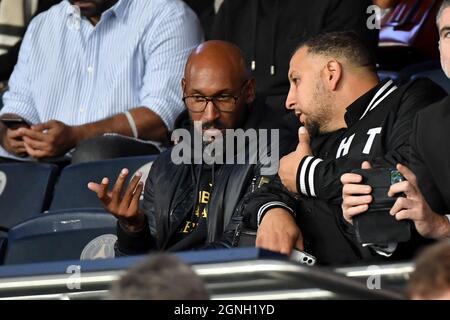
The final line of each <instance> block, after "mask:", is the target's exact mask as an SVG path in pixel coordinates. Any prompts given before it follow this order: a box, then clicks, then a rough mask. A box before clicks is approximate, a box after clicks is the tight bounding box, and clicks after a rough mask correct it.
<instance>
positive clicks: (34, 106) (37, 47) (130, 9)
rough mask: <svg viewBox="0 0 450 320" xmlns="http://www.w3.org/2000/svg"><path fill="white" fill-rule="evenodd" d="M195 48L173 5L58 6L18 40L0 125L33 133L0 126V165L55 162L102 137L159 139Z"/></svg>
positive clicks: (139, 1)
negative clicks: (17, 123)
mask: <svg viewBox="0 0 450 320" xmlns="http://www.w3.org/2000/svg"><path fill="white" fill-rule="evenodd" d="M130 35H133V36H130ZM201 40H202V32H201V28H200V26H199V23H198V20H197V18H196V17H195V15H194V13H193V12H192V11H191V10H190V9H189V8H188V7H187V6H186V5H185V4H184V3H182V2H181V1H179V0H155V1H146V0H134V1H126V0H91V1H87V0H79V1H78V0H70V1H62V2H61V3H60V4H58V5H56V6H54V7H53V8H52V9H51V10H48V11H47V12H45V13H43V14H41V15H39V16H38V17H36V18H35V19H33V21H32V22H31V24H30V26H29V28H28V30H27V32H26V34H25V37H24V40H23V44H22V47H21V50H20V54H19V61H18V63H17V65H16V67H15V70H14V73H13V74H12V76H11V78H10V81H9V90H8V91H7V92H6V93H5V95H4V97H3V102H4V107H3V109H2V110H1V117H0V118H5V117H8V118H12V117H15V118H22V119H24V120H26V121H28V122H29V123H31V127H27V126H26V125H23V126H21V127H20V128H17V127H15V128H7V127H6V126H5V125H2V124H0V138H1V139H0V143H1V144H2V146H3V148H2V149H0V157H3V161H11V159H14V160H21V159H26V160H31V159H32V158H34V159H48V158H53V157H58V156H62V155H64V154H66V153H67V152H68V151H70V150H72V149H73V148H75V147H76V146H77V145H78V144H79V143H80V142H82V141H84V140H86V139H89V138H92V137H98V136H102V135H103V134H105V133H116V134H120V135H124V136H131V137H134V138H139V139H143V140H154V141H164V140H166V139H167V132H168V130H171V129H173V125H174V122H175V119H176V117H177V116H178V115H179V114H180V113H181V111H182V110H183V104H182V102H180V99H179V97H180V95H181V90H180V88H179V79H180V78H181V77H182V73H183V67H184V64H185V62H186V59H187V57H188V55H189V53H190V52H191V51H192V49H193V48H194V47H195V46H196V45H197V44H198V43H200V42H201Z"/></svg>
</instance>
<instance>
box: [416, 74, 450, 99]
mask: <svg viewBox="0 0 450 320" xmlns="http://www.w3.org/2000/svg"><path fill="white" fill-rule="evenodd" d="M418 78H428V79H430V80H432V81H434V82H435V83H437V84H438V85H440V86H441V87H442V89H444V90H445V91H447V93H449V94H450V80H448V78H447V76H446V75H445V73H444V71H443V70H442V69H441V68H439V69H434V70H429V71H423V72H420V73H417V74H415V75H413V76H412V77H411V80H415V79H418Z"/></svg>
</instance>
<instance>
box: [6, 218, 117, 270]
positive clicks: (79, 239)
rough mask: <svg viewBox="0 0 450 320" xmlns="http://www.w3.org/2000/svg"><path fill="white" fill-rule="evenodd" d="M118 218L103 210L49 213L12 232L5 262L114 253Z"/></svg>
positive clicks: (9, 236) (77, 257)
mask: <svg viewBox="0 0 450 320" xmlns="http://www.w3.org/2000/svg"><path fill="white" fill-rule="evenodd" d="M116 223H117V220H116V218H114V217H113V216H112V215H107V214H104V213H103V212H97V211H90V212H70V213H59V214H47V215H42V216H40V217H38V218H34V219H31V220H28V221H25V222H23V223H21V224H19V225H17V226H15V227H13V228H11V230H10V231H9V233H8V243H7V250H6V255H5V259H4V264H25V263H35V262H46V261H63V260H96V259H104V258H113V257H114V243H115V241H116V240H117V238H116V236H115V234H116Z"/></svg>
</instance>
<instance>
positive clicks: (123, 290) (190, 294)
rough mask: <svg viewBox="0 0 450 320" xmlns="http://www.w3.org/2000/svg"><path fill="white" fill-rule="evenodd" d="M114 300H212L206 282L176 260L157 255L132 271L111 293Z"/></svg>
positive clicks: (119, 281)
mask: <svg viewBox="0 0 450 320" xmlns="http://www.w3.org/2000/svg"><path fill="white" fill-rule="evenodd" d="M110 299H113V300H208V299H209V293H208V291H207V290H206V287H205V284H204V283H203V280H202V278H200V276H199V275H197V274H196V273H195V272H194V271H193V270H192V269H191V267H190V266H189V265H187V264H186V263H184V262H183V261H181V260H180V259H179V258H177V257H175V256H170V255H166V254H160V255H154V256H151V257H150V258H148V259H147V260H146V261H145V262H142V263H140V264H139V265H138V266H136V267H134V268H132V269H130V270H129V271H128V272H127V273H126V274H125V275H124V276H122V277H121V278H120V279H119V280H118V281H117V282H115V283H114V284H113V286H112V288H111V291H110Z"/></svg>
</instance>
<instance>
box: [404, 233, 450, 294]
mask: <svg viewBox="0 0 450 320" xmlns="http://www.w3.org/2000/svg"><path fill="white" fill-rule="evenodd" d="M408 295H409V297H410V298H411V299H413V300H450V240H447V241H442V242H440V243H438V244H435V245H433V246H431V247H429V248H427V249H425V250H424V251H423V253H422V254H420V255H419V257H418V259H417V260H416V266H415V270H414V272H413V273H412V274H411V277H410V280H409V287H408Z"/></svg>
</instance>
